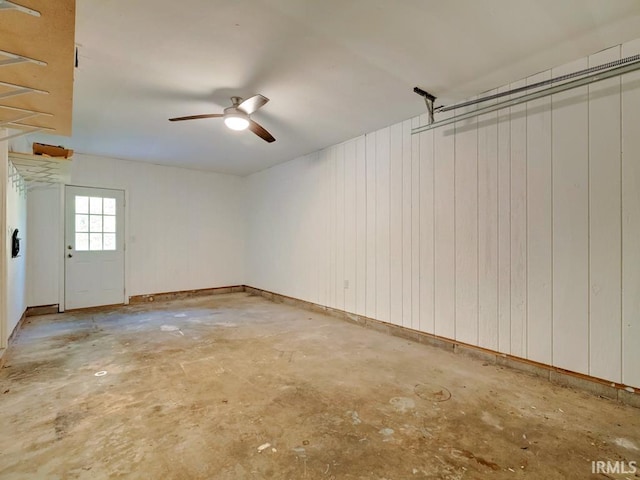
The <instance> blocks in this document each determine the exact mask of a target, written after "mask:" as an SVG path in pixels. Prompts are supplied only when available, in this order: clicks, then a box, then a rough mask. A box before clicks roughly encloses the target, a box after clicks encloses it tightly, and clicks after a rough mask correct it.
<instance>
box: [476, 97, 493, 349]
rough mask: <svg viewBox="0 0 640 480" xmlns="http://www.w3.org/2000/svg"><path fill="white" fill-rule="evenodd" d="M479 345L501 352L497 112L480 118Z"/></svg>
mask: <svg viewBox="0 0 640 480" xmlns="http://www.w3.org/2000/svg"><path fill="white" fill-rule="evenodd" d="M495 93H497V90H493V91H491V92H487V94H488V95H491V94H495ZM478 345H480V346H481V347H484V348H489V349H492V350H497V349H498V113H497V112H494V113H489V114H486V115H482V116H480V117H478Z"/></svg>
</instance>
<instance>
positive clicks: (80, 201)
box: [76, 196, 89, 213]
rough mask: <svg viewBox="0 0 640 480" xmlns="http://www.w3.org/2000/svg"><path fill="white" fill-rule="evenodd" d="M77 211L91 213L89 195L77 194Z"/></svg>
mask: <svg viewBox="0 0 640 480" xmlns="http://www.w3.org/2000/svg"><path fill="white" fill-rule="evenodd" d="M76 213H89V197H80V196H76Z"/></svg>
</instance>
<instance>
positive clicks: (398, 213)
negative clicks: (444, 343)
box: [389, 123, 403, 325]
mask: <svg viewBox="0 0 640 480" xmlns="http://www.w3.org/2000/svg"><path fill="white" fill-rule="evenodd" d="M389 131H390V144H391V145H390V149H391V158H390V201H391V203H390V205H391V210H390V215H391V218H390V219H389V222H390V224H389V225H390V231H389V238H390V255H391V257H390V261H391V264H390V274H391V278H390V285H389V288H390V302H391V303H390V308H391V323H394V324H396V325H402V288H403V287H402V279H403V278H402V267H403V263H402V220H403V205H402V187H403V185H402V168H403V163H402V124H401V123H396V124H395V125H392V126H391V127H389Z"/></svg>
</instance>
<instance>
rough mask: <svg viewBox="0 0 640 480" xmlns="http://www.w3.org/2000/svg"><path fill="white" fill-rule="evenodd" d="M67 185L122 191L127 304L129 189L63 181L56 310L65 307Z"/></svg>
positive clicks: (126, 299)
mask: <svg viewBox="0 0 640 480" xmlns="http://www.w3.org/2000/svg"><path fill="white" fill-rule="evenodd" d="M67 187H79V188H99V189H101V190H119V191H121V192H124V205H123V208H124V234H123V244H122V247H123V248H124V279H123V281H124V304H125V305H129V289H128V286H127V284H128V280H129V249H128V248H127V232H128V231H129V191H128V190H127V189H126V188H117V187H113V186H111V185H109V186H103V185H78V184H76V183H64V184H62V186H61V188H60V198H59V200H60V221H59V222H58V250H59V252H61V253H59V254H58V266H59V268H58V275H59V277H58V278H59V282H58V285H59V290H58V297H59V298H60V305H59V307H58V311H60V312H64V311H65V309H66V301H67V300H66V298H67V297H66V275H65V273H66V271H65V269H66V262H65V260H64V259H65V255H66V250H65V227H66V223H65V222H66V221H67V220H66V217H67V211H66V200H65V197H66V195H65V192H66V188H67Z"/></svg>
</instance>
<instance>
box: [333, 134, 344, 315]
mask: <svg viewBox="0 0 640 480" xmlns="http://www.w3.org/2000/svg"><path fill="white" fill-rule="evenodd" d="M335 149H336V209H335V217H336V237H335V238H336V277H335V288H336V308H339V309H340V310H344V296H345V293H344V290H345V289H344V281H345V275H344V259H345V222H344V221H345V195H344V164H345V158H344V150H345V145H344V143H342V144H340V145H338V146H336V147H335Z"/></svg>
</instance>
